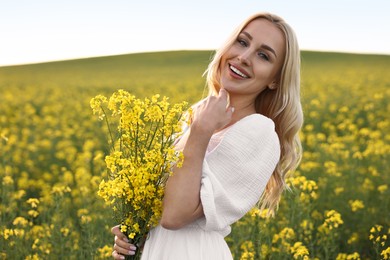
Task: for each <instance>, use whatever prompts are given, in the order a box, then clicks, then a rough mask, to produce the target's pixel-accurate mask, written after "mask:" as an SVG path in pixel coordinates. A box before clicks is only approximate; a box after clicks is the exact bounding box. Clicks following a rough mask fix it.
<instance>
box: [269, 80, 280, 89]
mask: <svg viewBox="0 0 390 260" xmlns="http://www.w3.org/2000/svg"><path fill="white" fill-rule="evenodd" d="M278 86H279V84H278V83H277V82H276V81H272V82H271V83H270V84H269V85H268V88H269V89H271V90H274V89H276V88H277V87H278Z"/></svg>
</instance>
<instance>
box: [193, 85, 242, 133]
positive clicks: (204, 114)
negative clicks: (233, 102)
mask: <svg viewBox="0 0 390 260" xmlns="http://www.w3.org/2000/svg"><path fill="white" fill-rule="evenodd" d="M228 98H229V93H228V92H227V91H226V90H225V89H223V88H221V89H220V90H219V93H218V96H210V97H208V98H207V99H206V100H205V101H204V102H203V103H202V104H200V105H199V107H197V109H196V110H195V114H194V121H193V126H195V127H197V128H198V129H201V130H203V131H206V132H209V133H211V134H212V133H214V131H216V130H219V129H222V128H223V127H225V126H226V125H227V124H229V123H230V121H231V119H232V114H233V112H234V108H233V107H230V106H229V107H228Z"/></svg>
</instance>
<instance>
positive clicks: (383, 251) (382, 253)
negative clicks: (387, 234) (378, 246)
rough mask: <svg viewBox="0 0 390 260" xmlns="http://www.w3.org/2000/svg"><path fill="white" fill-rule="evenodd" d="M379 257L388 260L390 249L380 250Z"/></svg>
mask: <svg viewBox="0 0 390 260" xmlns="http://www.w3.org/2000/svg"><path fill="white" fill-rule="evenodd" d="M381 256H382V257H383V259H390V247H388V248H386V249H384V250H382V252H381Z"/></svg>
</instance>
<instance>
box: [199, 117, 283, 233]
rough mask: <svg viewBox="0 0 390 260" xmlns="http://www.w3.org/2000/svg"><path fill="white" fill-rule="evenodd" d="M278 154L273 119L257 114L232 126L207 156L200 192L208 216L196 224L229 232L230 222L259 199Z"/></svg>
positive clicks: (206, 228)
mask: <svg viewBox="0 0 390 260" xmlns="http://www.w3.org/2000/svg"><path fill="white" fill-rule="evenodd" d="M279 157H280V144H279V139H278V136H277V134H276V132H275V125H274V123H273V121H272V120H271V119H269V118H267V117H265V116H262V115H260V114H254V115H250V116H247V117H245V118H243V119H242V120H240V121H238V122H237V123H235V124H234V125H233V126H231V127H230V128H229V129H228V131H226V133H225V134H224V136H223V138H222V140H221V141H220V143H219V144H218V145H217V146H216V147H215V148H214V149H213V150H212V151H210V152H209V153H208V154H207V155H206V157H205V159H204V162H203V172H202V179H201V191H200V196H201V201H202V205H203V211H204V216H205V217H204V218H201V219H199V220H198V221H197V224H198V225H199V226H200V227H201V228H202V229H204V230H213V231H218V232H220V233H221V234H222V235H223V236H227V235H228V234H229V233H230V231H231V228H230V225H231V224H233V223H234V222H236V221H237V220H239V219H240V218H241V217H243V216H244V215H245V214H246V213H247V212H248V211H249V210H250V209H252V208H253V207H254V206H255V205H256V203H257V202H258V201H259V199H260V196H261V194H262V193H263V191H264V189H265V187H266V184H267V182H268V180H269V178H270V176H271V175H272V173H273V171H274V169H275V167H276V164H277V163H278V161H279Z"/></svg>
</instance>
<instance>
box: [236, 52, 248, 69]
mask: <svg viewBox="0 0 390 260" xmlns="http://www.w3.org/2000/svg"><path fill="white" fill-rule="evenodd" d="M250 57H251V52H250V50H249V49H247V50H245V51H243V52H241V53H240V54H239V55H238V57H237V58H238V60H239V61H240V62H241V63H242V64H244V65H247V66H249V65H250Z"/></svg>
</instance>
